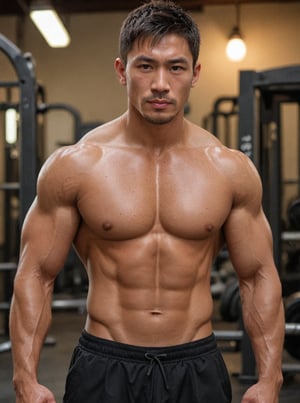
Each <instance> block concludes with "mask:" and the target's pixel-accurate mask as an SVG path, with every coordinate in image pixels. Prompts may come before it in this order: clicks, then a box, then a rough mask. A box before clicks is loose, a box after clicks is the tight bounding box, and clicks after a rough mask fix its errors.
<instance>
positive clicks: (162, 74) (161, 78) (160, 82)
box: [151, 69, 170, 92]
mask: <svg viewBox="0 0 300 403" xmlns="http://www.w3.org/2000/svg"><path fill="white" fill-rule="evenodd" d="M151 89H152V91H158V92H168V91H169V90H170V85H169V75H168V72H167V71H166V70H165V69H157V71H156V72H155V74H154V77H153V80H152V87H151Z"/></svg>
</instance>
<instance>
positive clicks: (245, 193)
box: [10, 35, 284, 403]
mask: <svg viewBox="0 0 300 403" xmlns="http://www.w3.org/2000/svg"><path fill="white" fill-rule="evenodd" d="M174 65H175V68H174ZM178 66H179V67H180V68H179V69H178ZM116 71H117V73H118V76H119V80H120V82H121V84H123V85H126V86H127V91H128V100H129V101H128V103H129V107H128V111H127V112H126V113H125V114H124V115H122V116H121V117H119V118H118V119H116V120H114V121H112V122H110V123H108V124H106V125H103V126H101V127H99V128H97V129H95V130H94V131H92V132H91V133H89V134H88V135H87V136H85V137H84V138H83V139H82V140H81V141H80V142H79V143H78V144H76V145H73V146H69V147H65V148H62V149H59V150H58V151H56V152H55V153H54V154H53V155H52V156H51V157H50V158H49V159H48V161H47V162H46V164H45V165H44V167H43V169H42V171H41V173H40V175H39V180H38V188H37V198H36V200H35V201H34V203H33V205H32V207H31V209H30V211H29V213H28V215H27V218H26V221H25V223H24V227H23V231H22V247H21V257H20V262H19V269H18V273H17V276H16V280H15V291H14V299H13V303H12V310H11V321H10V323H11V335H12V345H13V355H14V367H15V373H14V384H15V388H16V393H17V402H18V403H21V402H26V403H31V402H34V403H37V402H38V403H40V402H46V403H52V402H54V397H53V395H52V393H51V392H50V391H49V390H48V389H46V388H45V387H43V386H42V385H40V384H39V383H38V380H37V375H36V374H37V366H38V362H39V355H40V350H41V346H42V343H43V340H44V338H45V336H46V333H47V330H48V328H49V325H50V322H51V295H52V291H53V284H54V280H55V277H56V276H57V274H58V273H59V271H60V270H61V268H62V267H63V264H64V261H65V259H66V257H67V254H68V251H69V248H70V245H71V244H72V243H73V244H74V246H75V248H76V250H77V253H78V255H79V256H80V258H81V260H82V262H83V263H84V265H85V267H86V270H87V273H88V277H89V291H88V297H87V321H86V326H85V327H86V330H87V331H88V332H89V333H91V334H93V335H95V336H98V337H102V338H106V339H109V340H115V341H118V342H123V343H128V344H133V345H140V346H167V345H175V344H180V343H187V342H190V341H193V340H197V339H201V338H203V337H206V336H208V335H210V334H211V333H212V324H211V316H212V308H213V306H212V297H211V293H210V268H211V265H212V262H213V260H214V259H215V257H216V256H217V254H218V252H219V250H220V248H221V247H222V246H223V245H224V242H226V244H227V247H228V250H229V253H230V257H231V260H232V263H233V265H234V268H235V270H236V273H237V275H238V277H239V280H240V293H241V298H242V305H243V315H244V321H245V326H246V328H247V330H248V332H249V335H250V337H251V340H252V343H253V347H254V351H255V355H256V359H257V365H258V373H259V382H258V383H257V384H256V385H254V386H253V387H252V388H250V389H249V390H248V391H247V392H246V394H245V396H244V398H243V403H250V402H256V403H258V402H259V403H264V402H265V403H276V402H277V401H278V392H279V389H280V386H281V381H282V378H281V353H282V342H283V328H284V321H283V310H282V304H281V287H280V282H279V279H278V275H277V271H276V268H275V266H274V262H273V257H272V237H271V233H270V229H269V226H268V223H267V221H266V219H265V216H264V214H263V211H262V208H261V197H262V188H261V183H260V179H259V177H258V175H257V172H256V170H255V168H254V167H253V165H252V163H251V162H250V161H249V160H248V159H247V157H245V156H244V155H243V154H241V153H239V152H237V151H233V150H229V149H228V148H226V147H224V146H223V145H222V144H221V143H220V142H219V141H218V140H217V139H216V138H215V137H214V136H212V135H211V134H209V133H208V132H206V131H205V130H203V129H201V128H199V127H198V126H196V125H194V124H192V123H190V122H188V121H187V120H186V119H185V118H184V116H183V106H184V103H185V102H186V100H187V98H188V95H189V90H190V88H191V87H193V86H194V85H195V84H196V82H197V80H198V77H199V72H200V66H199V65H197V66H195V67H193V66H192V58H191V54H190V52H189V49H188V47H187V44H186V42H185V40H184V39H182V38H179V37H177V36H176V35H170V36H167V37H166V38H165V39H163V40H162V41H161V42H159V43H158V44H156V45H155V46H154V47H152V46H150V43H149V42H147V41H144V42H143V44H141V45H140V46H137V45H136V46H135V47H134V48H133V50H132V51H131V52H130V54H129V57H128V62H127V64H126V66H125V65H124V64H123V63H122V61H121V60H119V59H117V60H116Z"/></svg>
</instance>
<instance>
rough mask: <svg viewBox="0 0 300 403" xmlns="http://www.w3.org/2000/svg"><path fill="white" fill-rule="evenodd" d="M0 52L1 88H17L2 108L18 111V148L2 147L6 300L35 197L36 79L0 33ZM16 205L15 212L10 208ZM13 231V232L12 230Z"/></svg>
mask: <svg viewBox="0 0 300 403" xmlns="http://www.w3.org/2000/svg"><path fill="white" fill-rule="evenodd" d="M0 51H1V52H3V53H4V55H5V56H6V57H7V58H8V59H9V62H10V63H11V64H12V66H13V68H14V70H15V73H16V76H17V78H16V80H15V81H0V88H5V89H6V90H7V93H9V90H11V89H16V90H17V91H18V93H19V103H18V105H15V104H13V103H12V102H10V100H9V99H7V100H6V101H5V102H4V103H1V108H2V110H4V111H5V110H6V109H8V108H11V109H13V108H14V109H17V112H18V114H19V117H20V119H19V125H18V134H19V141H18V143H19V147H18V150H17V149H15V150H12V149H11V147H10V146H9V145H7V146H6V148H5V163H6V172H5V175H6V181H5V182H4V183H2V184H1V185H0V190H1V192H4V205H5V219H6V221H5V228H4V235H5V245H4V250H5V253H4V256H3V259H4V262H1V265H0V271H1V272H2V275H3V276H4V284H3V285H4V287H5V288H4V296H5V298H6V301H9V299H10V297H11V292H12V277H13V275H14V272H15V270H16V267H17V266H16V249H18V241H16V242H15V244H14V242H12V238H14V239H15V240H16V239H18V238H19V236H17V234H16V233H18V230H19V226H20V225H21V224H22V222H23V220H24V217H25V215H26V212H27V210H28V208H29V206H30V205H31V203H32V201H33V199H34V196H35V182H36V174H37V164H36V158H35V155H36V81H35V74H34V68H33V61H32V58H31V55H30V54H28V53H27V54H22V53H21V51H20V50H19V49H18V48H17V47H16V46H15V45H14V44H13V43H12V42H10V41H9V40H8V39H7V38H5V37H4V36H3V35H1V34H0ZM12 151H14V152H17V156H18V158H15V159H14V160H13V158H12V157H13V155H14V154H13V153H11V152H12ZM12 207H14V208H16V212H17V214H15V213H16V212H13V211H12ZM14 232H16V233H14ZM5 320H6V323H5V325H6V329H5V332H6V335H8V311H6V317H5ZM6 346H7V343H6V342H4V343H1V344H0V351H3V348H4V349H5V348H6Z"/></svg>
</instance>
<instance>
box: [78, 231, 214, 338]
mask: <svg viewBox="0 0 300 403" xmlns="http://www.w3.org/2000/svg"><path fill="white" fill-rule="evenodd" d="M88 243H89V245H88V249H89V253H88V260H87V261H86V266H87V272H88V276H89V292H88V298H87V321H86V326H85V328H86V331H87V332H89V333H90V334H93V335H94V336H97V337H101V338H104V339H108V340H114V341H117V342H121V343H126V344H133V345H137V346H169V345H176V344H182V343H188V342H191V341H194V340H198V339H201V338H204V337H207V336H209V335H210V334H211V333H212V326H211V321H210V319H211V315H212V309H213V301H212V297H211V292H210V266H211V262H212V259H213V254H214V251H213V249H214V247H213V244H214V242H213V241H212V239H210V240H208V239H205V240H203V241H190V240H182V239H179V238H176V237H172V236H171V235H169V234H166V233H164V234H153V233H152V234H148V235H147V236H144V237H141V238H138V239H134V240H127V241H117V242H116V241H103V240H102V241H99V240H97V241H95V240H93V241H89V242H88ZM85 246H87V245H85ZM79 254H80V251H79ZM83 260H84V259H83Z"/></svg>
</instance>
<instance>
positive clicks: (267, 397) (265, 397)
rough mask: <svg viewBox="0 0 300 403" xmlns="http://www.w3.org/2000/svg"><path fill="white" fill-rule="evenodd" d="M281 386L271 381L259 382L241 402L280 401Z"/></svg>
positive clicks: (270, 402)
mask: <svg viewBox="0 0 300 403" xmlns="http://www.w3.org/2000/svg"><path fill="white" fill-rule="evenodd" d="M279 391H280V386H279V387H278V388H276V387H275V386H274V383H271V382H268V383H267V382H258V383H256V384H255V385H253V386H251V387H250V388H249V389H248V390H247V392H246V393H245V394H244V396H243V398H242V400H241V403H278V402H279Z"/></svg>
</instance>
